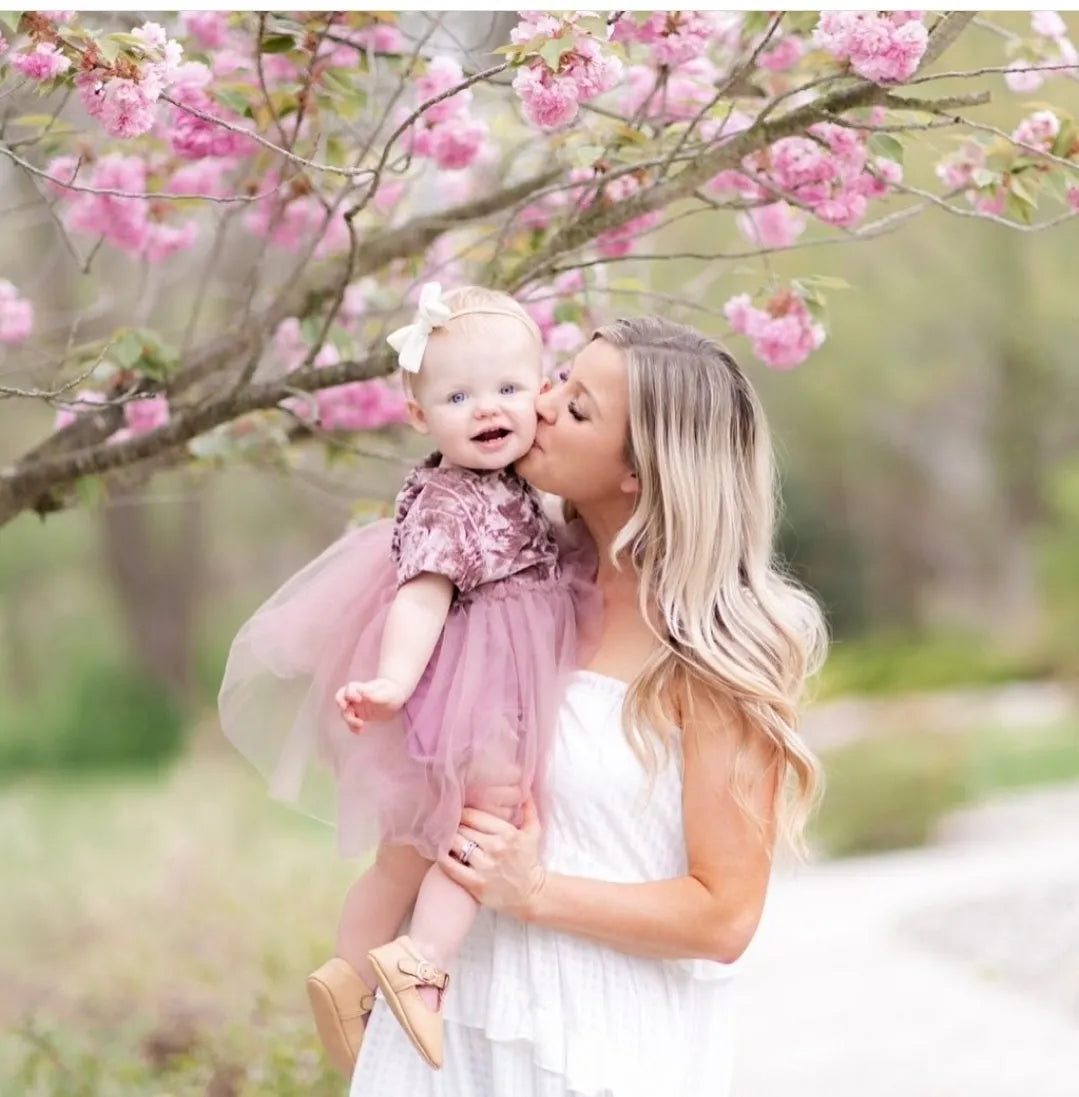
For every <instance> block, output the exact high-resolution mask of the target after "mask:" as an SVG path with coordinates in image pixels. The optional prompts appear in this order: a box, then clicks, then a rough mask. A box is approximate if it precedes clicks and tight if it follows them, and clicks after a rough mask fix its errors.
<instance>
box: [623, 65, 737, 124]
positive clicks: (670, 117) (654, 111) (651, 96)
mask: <svg viewBox="0 0 1079 1097" xmlns="http://www.w3.org/2000/svg"><path fill="white" fill-rule="evenodd" d="M718 77H719V69H718V68H717V67H716V66H715V65H714V64H713V63H712V62H711V61H710V60H709V59H708V58H707V57H703V56H701V57H694V58H692V59H691V60H689V61H686V62H685V63H684V64H682V65H679V66H678V67H677V68H674V69H671V70H670V72H669V73H668V74H667V78H666V81H665V82H663V83H662V84H661V83H660V79H659V75H658V74H657V72H656V70H655V68H653V67H652V66H651V65H630V66H629V68H628V69H627V70H626V74H625V78H624V80H623V81H622V88H623V91H622V95H621V100H620V106H621V108H622V111H623V112H624V113H625V114H627V115H635V114H636V113H637V112H638V111H640V110H641V109H642V108H644V109H645V113H646V115H647V116H648V117H649V118H656V119H663V120H666V121H689V120H690V119H692V118H694V117H696V115H697V114H698V113H699V111H700V110H701V108H702V107H703V106H705V105H706V104H707V103H709V102H711V100H712V99H713V98H714V97H715V94H716V80H717V78H718Z"/></svg>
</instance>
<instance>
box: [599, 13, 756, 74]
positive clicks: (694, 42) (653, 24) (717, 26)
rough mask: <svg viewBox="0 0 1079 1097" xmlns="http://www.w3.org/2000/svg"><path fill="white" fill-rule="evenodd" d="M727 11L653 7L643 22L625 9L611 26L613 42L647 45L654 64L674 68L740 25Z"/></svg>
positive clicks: (706, 49)
mask: <svg viewBox="0 0 1079 1097" xmlns="http://www.w3.org/2000/svg"><path fill="white" fill-rule="evenodd" d="M740 23H741V19H740V17H739V19H738V21H737V23H735V22H734V21H733V20H732V19H731V16H730V15H729V14H726V13H722V12H709V11H669V12H668V11H655V12H651V13H650V14H649V15H648V17H647V18H646V19H645V20H644V21H643V22H638V21H637V18H636V17H635V16H634V15H633V14H631V13H629V12H627V13H626V14H624V15H623V16H622V17H621V18H620V19H619V20H618V22H617V23H615V26H614V32H613V34H612V37H613V38H614V40H615V41H616V42H625V43H627V44H628V43H631V42H637V43H640V44H642V45H644V46H647V47H648V52H649V54H650V56H651V60H652V62H653V63H654V64H655V65H665V66H667V67H668V68H676V67H677V66H679V65H684V64H686V62H688V61H693V60H695V59H697V58H698V57H704V56H705V54H706V53H707V52H708V49H709V47H710V46H711V44H712V42H713V40H716V39H719V40H721V41H723V40H725V39H727V38H728V37H729V36H730V35H731V34H732V33H736V29H737V27H738V26H740Z"/></svg>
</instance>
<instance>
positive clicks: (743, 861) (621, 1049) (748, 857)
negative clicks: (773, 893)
mask: <svg viewBox="0 0 1079 1097" xmlns="http://www.w3.org/2000/svg"><path fill="white" fill-rule="evenodd" d="M563 376H564V379H563V380H562V381H561V383H560V384H558V385H557V386H555V387H554V388H553V389H551V390H550V391H547V392H545V393H543V394H542V395H541V396H540V397H539V399H538V404H537V410H538V413H539V420H540V421H539V427H538V430H537V433H536V439H535V443H534V445H533V447H532V449H531V450H530V451H529V452H528V453H527V454H526V455H525V456H524V457H523V458H522V459H521V460H520V461H519V462H518V463H517V469H518V471H519V472H520V473H521V475H522V476H524V477H525V478H526V479H527V480H528V481H530V482H531V483H532V484H533V486H535V487H536V488H538V489H540V490H541V491H544V492H548V493H550V494H551V495H554V496H560V497H561V498H562V499H563V500H564V502H565V503H566V504H568V507H567V512H568V513H573V514H575V515H576V516H577V517H579V519H580V521H581V522H582V523H583V525H584V527H585V528H586V529H587V532H588V534H590V535H591V538H592V540H593V541H594V542H595V546H596V548H597V549H598V555H599V570H598V575H597V584H598V586H599V588H600V590H601V592H602V594H603V599H604V624H603V633H602V637H601V640H600V643H599V645H598V647H597V648H596V649H595V650H594V652H593V654H592V655H591V656H590V658H589V661H588V665H587V666H586V667H584V668H582V669H580V670H579V671H578V672H577V673H576V675H575V676H574V677H573V679H572V680H571V682H570V685H569V689H568V691H567V693H566V695H565V697H564V698H563V701H562V706H561V709H560V712H559V718H558V727H557V731H556V734H555V741H554V744H553V747H552V755H551V761H550V767H549V770H548V778H547V785H546V789H547V791H546V801H545V803H544V805H543V822H542V826H541V823H540V822H539V819H538V816H537V812H536V809H535V806H534V805H533V804H532V803H531V802H528V803H526V805H525V813H524V822H523V823H522V825H521V826H520V827H519V828H518V827H514V826H513V825H511V824H510V823H507V822H505V821H503V819H501V818H499V817H498V816H497V815H493V814H489V813H486V812H483V811H479V810H472V809H466V810H465V812H464V815H463V817H462V822H461V826H460V829H459V832H458V833H457V835H456V836H455V838H454V840H453V848H452V851H451V853H450V854H448V855H447V856H445V857H444V858H443V859H442V862H441V863H442V868H443V870H444V871H445V872H446V874H447V875H448V876H449V877H450V878H451V879H453V880H455V881H456V882H457V883H459V884H460V885H461V886H462V887H464V888H465V889H467V890H468V891H469V892H470V893H471V894H472V895H473V896H474V897H475V898H476V899H477V900H478V901H479V902H480V903H481V904H482V905H483V907H484V908H486V909H484V910H483V911H482V912H481V916H480V919H479V920H478V922H477V923H476V925H475V927H474V929H473V931H472V933H471V934H470V935H469V937H468V939H467V940H466V942H465V945H464V946H463V948H462V950H461V953H460V955H459V957H458V960H457V968H456V971H455V981H456V986H455V991H454V994H453V995H452V997H450V998H448V999H447V1001H446V1004H445V1058H444V1065H443V1069H442V1071H441V1073H439V1074H436V1073H434V1072H432V1071H430V1070H429V1069H428V1068H427V1067H425V1066H424V1064H423V1063H422V1062H421V1061H420V1060H419V1059H418V1058H417V1057H416V1056H415V1053H414V1052H413V1051H412V1049H411V1047H410V1046H409V1045H408V1043H407V1041H406V1040H405V1039H404V1037H403V1035H402V1033H401V1031H400V1029H399V1028H398V1027H397V1026H396V1025H395V1024H394V1023H393V1020H392V1018H391V1017H389V1015H388V1014H387V1012H386V1011H385V1009H383V1008H382V1007H381V1005H379V1006H376V1008H375V1011H374V1013H373V1014H372V1016H371V1020H370V1023H369V1026H368V1030H367V1032H366V1035H365V1039H364V1046H363V1049H362V1051H361V1054H360V1058H359V1061H358V1064H357V1068H356V1072H355V1074H354V1075H353V1084H352V1091H351V1092H352V1097H375V1095H382V1094H390V1093H408V1094H410V1095H412V1097H424V1095H430V1097H435V1095H438V1097H566V1095H584V1097H657V1095H665V1094H677V1095H679V1097H698V1095H700V1097H705V1095H707V1097H724V1095H726V1094H729V1092H730V1085H731V1068H732V1026H733V1021H734V1017H733V1006H732V999H731V989H732V988H731V975H732V972H733V968H732V965H733V964H734V962H735V961H736V960H737V959H738V958H739V957H740V956H741V955H742V953H743V951H744V950H745V948H746V946H747V945H748V944H749V942H750V939H751V938H752V936H753V934H754V932H755V930H756V927H757V924H758V921H759V919H760V915H761V911H762V908H763V904H764V898H765V891H766V888H767V885H768V879H769V874H770V871H771V866H772V859H773V851H774V847H775V845H776V843H777V841H785V842H787V843H789V844H793V845H794V846H797V845H798V844H799V841H800V837H801V831H802V827H803V825H804V823H805V820H806V817H807V814H808V811H809V809H810V807H811V805H812V801H813V799H814V794H815V790H816V788H817V783H818V767H817V763H816V761H815V760H814V758H813V756H812V755H811V754H810V752H809V751H808V750H807V749H806V747H805V746H804V744H803V743H802V742H801V741H800V739H799V737H798V733H797V730H796V723H797V705H798V701H799V696H800V694H801V692H802V687H803V683H804V681H805V679H806V676H807V675H808V674H809V673H811V672H812V671H813V670H814V669H816V667H817V665H818V663H819V661H820V657H821V655H822V652H823V648H824V628H823V624H822V620H821V615H820V612H819V610H818V607H817V606H816V604H815V603H814V601H813V600H812V599H811V598H810V597H809V596H807V595H806V594H805V593H804V592H803V591H801V590H799V589H798V588H797V587H795V586H794V585H792V584H791V583H790V582H789V581H788V580H787V579H785V578H784V577H783V576H782V575H781V574H780V573H779V571H778V570H777V569H776V567H775V565H774V562H773V555H772V539H773V530H774V522H775V508H776V500H775V484H774V472H773V464H772V454H771V447H770V442H769V436H768V430H767V426H766V424H765V421H764V416H763V413H762V410H761V407H760V404H759V402H758V400H757V398H756V395H755V394H754V392H753V390H752V388H751V387H750V385H749V382H748V381H747V379H746V377H745V375H744V374H743V373H742V371H741V370H740V369H739V367H738V365H737V364H736V363H735V362H734V361H733V359H732V358H731V357H730V355H728V354H727V353H726V352H725V351H724V350H722V349H721V348H720V347H719V346H718V345H717V344H716V343H714V342H712V341H711V340H709V339H707V338H704V337H703V336H701V335H700V334H698V333H697V332H695V331H694V330H692V329H691V328H687V327H684V326H682V325H679V324H675V323H671V322H669V321H666V320H663V319H659V318H654V317H652V318H642V319H633V320H619V321H617V322H616V323H614V324H612V325H610V326H609V327H605V328H603V329H601V330H600V331H598V332H597V333H596V335H595V336H594V338H593V341H592V342H591V343H589V345H588V346H587V347H585V348H584V349H583V350H582V351H581V352H580V353H579V354H578V355H577V357H576V359H575V361H574V362H573V364H572V366H571V368H570V369H569V370H568V371H567V372H566V373H565V374H564V375H563ZM575 524H576V523H575Z"/></svg>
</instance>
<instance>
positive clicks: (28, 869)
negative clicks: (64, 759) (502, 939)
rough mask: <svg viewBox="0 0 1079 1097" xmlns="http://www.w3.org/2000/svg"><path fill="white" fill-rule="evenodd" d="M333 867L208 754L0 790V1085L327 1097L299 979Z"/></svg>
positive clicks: (169, 1094) (341, 874) (125, 1096)
mask: <svg viewBox="0 0 1079 1097" xmlns="http://www.w3.org/2000/svg"><path fill="white" fill-rule="evenodd" d="M353 875H354V868H353V867H352V866H350V865H349V864H348V863H346V862H343V861H341V860H340V859H339V858H338V857H337V854H336V851H335V849H334V845H333V836H332V832H331V831H330V830H329V829H328V828H326V827H324V826H322V825H320V824H318V823H315V822H313V821H311V820H308V819H306V818H304V817H302V816H299V815H297V814H295V813H294V812H291V811H289V810H288V809H286V808H284V807H281V806H280V805H276V804H274V803H272V802H270V801H268V799H267V797H266V795H265V791H264V786H263V785H262V784H261V782H260V781H259V779H258V778H257V777H256V776H255V775H254V774H253V772H250V771H248V769H246V768H245V764H244V763H242V762H241V761H240V760H239V759H238V758H236V757H234V756H232V755H231V754H227V753H225V750H224V748H221V749H220V750H202V751H196V752H194V753H193V754H191V755H189V756H188V757H186V758H185V759H184V760H183V761H182V762H180V763H179V764H178V765H176V766H175V767H174V768H173V769H171V770H170V771H169V772H168V773H167V774H165V775H163V776H161V777H158V778H148V777H145V776H144V777H139V778H135V777H132V778H126V779H125V778H111V779H101V780H87V779H85V778H83V779H78V780H72V781H70V782H62V781H57V780H51V779H50V780H49V781H40V782H27V781H23V782H20V783H19V784H18V785H8V786H6V787H2V788H0V893H2V894H3V895H4V902H3V904H2V905H0V941H4V942H5V943H6V947H5V948H4V949H3V950H0V985H2V986H3V987H4V990H5V993H4V995H3V996H2V998H0V1028H2V1029H3V1031H4V1033H5V1035H4V1036H3V1037H2V1038H0V1094H4V1095H7V1094H12V1095H14V1094H19V1095H20V1097H45V1095H48V1097H60V1095H63V1097H99V1095H100V1097H106V1095H107V1097H135V1095H139V1097H144V1095H145V1097H188V1095H191V1097H194V1095H196V1094H197V1095H198V1097H232V1095H235V1094H239V1093H241V1092H242V1093H243V1094H244V1095H245V1097H248V1095H252V1097H253V1095H263V1094H265V1095H267V1097H269V1095H271V1094H272V1095H273V1097H291V1095H293V1094H296V1095H297V1097H299V1095H301V1094H303V1095H304V1097H330V1095H333V1097H342V1094H343V1093H344V1092H345V1087H344V1085H343V1083H342V1081H341V1079H340V1078H338V1077H337V1076H336V1075H335V1074H333V1073H332V1070H331V1068H329V1067H326V1066H324V1065H323V1063H322V1059H321V1055H320V1053H319V1051H318V1048H317V1044H316V1041H315V1037H314V1032H313V1029H312V1027H311V1025H310V1023H309V1021H308V1017H307V1000H306V996H305V993H304V976H305V975H306V974H307V972H308V971H310V970H312V969H313V968H314V967H315V966H317V964H318V963H320V962H321V961H322V960H323V959H324V958H325V957H326V956H328V955H329V951H328V950H329V949H330V948H331V944H332V940H333V935H334V931H335V928H336V920H337V913H338V905H339V903H340V901H341V899H342V897H343V895H344V892H345V890H346V888H347V886H348V884H349V882H350V881H351V879H352V877H353ZM13 944H16V945H17V947H15V948H12V947H11V946H12V945H13ZM245 1076H246V1077H245Z"/></svg>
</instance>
